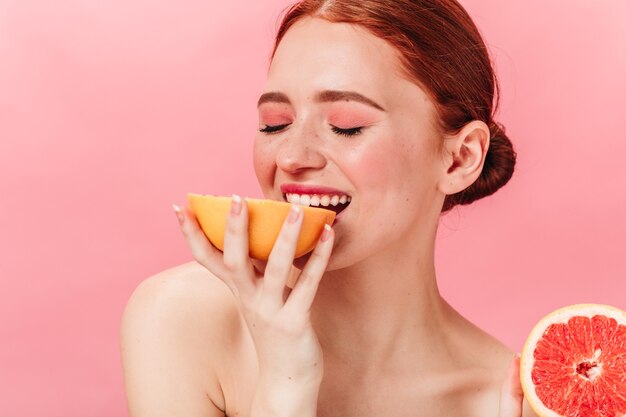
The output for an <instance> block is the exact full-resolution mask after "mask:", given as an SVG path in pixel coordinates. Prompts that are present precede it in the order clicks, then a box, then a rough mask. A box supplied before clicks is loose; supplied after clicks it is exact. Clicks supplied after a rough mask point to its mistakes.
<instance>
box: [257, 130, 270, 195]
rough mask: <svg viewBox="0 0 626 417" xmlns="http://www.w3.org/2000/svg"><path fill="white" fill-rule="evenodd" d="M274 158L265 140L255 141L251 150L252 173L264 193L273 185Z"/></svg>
mask: <svg viewBox="0 0 626 417" xmlns="http://www.w3.org/2000/svg"><path fill="white" fill-rule="evenodd" d="M274 156H275V155H274V152H273V150H272V148H271V146H270V145H269V144H268V143H267V142H266V141H265V140H263V139H262V138H257V139H255V141H254V146H253V149H252V159H253V163H254V172H255V174H256V177H257V180H258V182H259V185H260V186H261V189H262V190H263V191H264V192H265V191H266V190H267V189H268V188H271V187H272V185H273V184H272V178H273V176H274V160H275V158H274Z"/></svg>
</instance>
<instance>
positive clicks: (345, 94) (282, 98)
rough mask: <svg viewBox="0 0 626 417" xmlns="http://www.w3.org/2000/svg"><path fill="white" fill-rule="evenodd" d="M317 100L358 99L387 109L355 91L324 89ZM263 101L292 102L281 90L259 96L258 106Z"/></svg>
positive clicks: (317, 96) (325, 101)
mask: <svg viewBox="0 0 626 417" xmlns="http://www.w3.org/2000/svg"><path fill="white" fill-rule="evenodd" d="M315 101H316V102H318V103H334V102H337V101H357V102H359V103H363V104H365V105H368V106H370V107H374V108H375V109H377V110H380V111H386V110H385V109H383V108H382V106H381V105H379V104H378V103H376V102H375V101H374V100H372V99H369V98H367V97H365V96H364V95H362V94H359V93H357V92H355V91H336V90H324V91H320V92H319V93H318V94H317V95H316V96H315ZM263 103H285V104H291V101H290V100H289V97H287V95H286V94H284V93H280V92H276V91H273V92H269V93H264V94H262V95H261V97H260V98H259V102H258V104H257V107H260V106H261V104H263Z"/></svg>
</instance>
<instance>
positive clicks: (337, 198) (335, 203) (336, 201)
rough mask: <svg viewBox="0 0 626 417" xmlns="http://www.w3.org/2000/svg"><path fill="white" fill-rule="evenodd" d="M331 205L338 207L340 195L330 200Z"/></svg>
mask: <svg viewBox="0 0 626 417" xmlns="http://www.w3.org/2000/svg"><path fill="white" fill-rule="evenodd" d="M330 204H332V205H333V206H336V205H337V204H339V196H338V195H334V196H333V197H332V198H331V199H330Z"/></svg>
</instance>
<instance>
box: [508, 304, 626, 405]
mask: <svg viewBox="0 0 626 417" xmlns="http://www.w3.org/2000/svg"><path fill="white" fill-rule="evenodd" d="M520 378H521V383H522V388H523V390H524V396H525V397H526V399H527V400H528V402H529V403H530V405H531V406H532V408H533V409H534V410H535V412H536V413H537V414H538V415H539V416H541V417H566V416H567V417H624V416H626V313H625V312H624V311H622V310H620V309H617V308H615V307H611V306H606V305H601V304H578V305H573V306H569V307H564V308H561V309H558V310H556V311H554V312H552V313H550V314H549V315H547V316H546V317H544V318H543V319H541V320H540V321H539V323H538V324H537V325H536V326H535V327H534V328H533V330H532V331H531V333H530V335H529V336H528V339H527V340H526V343H525V345H524V348H523V350H522V357H521V361H520Z"/></svg>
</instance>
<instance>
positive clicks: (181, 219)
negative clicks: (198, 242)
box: [172, 204, 185, 225]
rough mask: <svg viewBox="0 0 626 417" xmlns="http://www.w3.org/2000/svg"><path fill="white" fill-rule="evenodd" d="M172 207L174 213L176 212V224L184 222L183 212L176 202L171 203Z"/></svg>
mask: <svg viewBox="0 0 626 417" xmlns="http://www.w3.org/2000/svg"><path fill="white" fill-rule="evenodd" d="M172 208H173V209H174V213H176V218H178V224H181V225H182V224H183V223H184V222H185V214H184V213H183V211H182V210H181V209H180V207H178V206H177V205H176V204H172Z"/></svg>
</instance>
